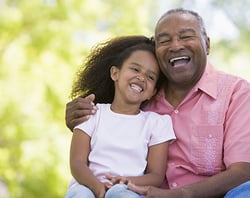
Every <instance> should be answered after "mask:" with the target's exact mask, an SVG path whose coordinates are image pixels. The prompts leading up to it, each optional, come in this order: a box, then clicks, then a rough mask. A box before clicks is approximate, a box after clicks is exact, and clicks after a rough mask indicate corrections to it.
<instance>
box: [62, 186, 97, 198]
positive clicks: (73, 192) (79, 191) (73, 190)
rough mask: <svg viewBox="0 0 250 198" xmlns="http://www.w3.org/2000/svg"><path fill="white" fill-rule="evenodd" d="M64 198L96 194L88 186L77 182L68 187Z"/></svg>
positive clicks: (91, 197) (78, 197)
mask: <svg viewBox="0 0 250 198" xmlns="http://www.w3.org/2000/svg"><path fill="white" fill-rule="evenodd" d="M64 198H95V195H94V193H93V192H92V191H91V190H90V189H89V188H87V187H86V186H83V185H80V184H77V185H75V186H73V187H70V188H69V189H68V192H67V194H66V195H65V197H64Z"/></svg>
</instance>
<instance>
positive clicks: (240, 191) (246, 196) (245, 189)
mask: <svg viewBox="0 0 250 198" xmlns="http://www.w3.org/2000/svg"><path fill="white" fill-rule="evenodd" d="M224 198H250V181H248V182H245V183H243V184H241V185H239V186H237V187H235V188H233V189H232V190H230V191H228V193H227V194H226V195H225V197H224Z"/></svg>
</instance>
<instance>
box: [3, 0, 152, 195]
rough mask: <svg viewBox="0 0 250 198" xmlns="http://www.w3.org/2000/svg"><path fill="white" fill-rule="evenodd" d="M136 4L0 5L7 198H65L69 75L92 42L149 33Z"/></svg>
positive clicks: (67, 0) (55, 1)
mask: <svg viewBox="0 0 250 198" xmlns="http://www.w3.org/2000/svg"><path fill="white" fill-rule="evenodd" d="M141 4H143V1H142V0H137V1H134V0H129V1H126V2H124V3H123V2H122V1H114V0H113V1H97V0H95V1H93V0H89V1H87V0H85V1H78V0H64V1H63V0H38V1H29V0H18V1H17V0H15V1H14V0H7V1H3V2H1V3H0V29H1V31H0V65H1V66H0V90H1V98H0V104H1V111H0V117H1V119H0V131H1V136H0V161H1V163H0V179H1V180H2V181H3V182H4V183H5V184H6V185H7V187H8V190H9V194H10V197H13V198H19V197H54V198H56V197H63V195H64V194H65V192H66V190H67V185H68V183H69V181H70V178H71V175H70V171H69V165H68V164H69V162H68V155H69V144H70V136H71V133H70V132H69V130H68V129H67V128H66V126H65V122H64V111H65V104H66V102H67V101H68V100H69V98H68V96H69V94H70V89H71V84H72V80H73V75H74V73H75V72H76V70H77V68H78V65H79V64H81V62H82V60H83V58H84V56H85V55H86V53H87V52H88V51H89V48H90V47H91V46H92V45H93V44H95V43H96V42H99V41H101V40H104V39H107V38H109V37H111V36H113V35H119V34H120V35H121V34H135V33H137V34H149V32H150V31H149V30H148V29H147V24H146V23H147V17H146V13H145V10H144V8H143V6H141V7H140V5H141ZM97 8H98V9H97ZM135 18H138V20H134V19H135Z"/></svg>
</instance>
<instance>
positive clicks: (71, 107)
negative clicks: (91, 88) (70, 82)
mask: <svg viewBox="0 0 250 198" xmlns="http://www.w3.org/2000/svg"><path fill="white" fill-rule="evenodd" d="M94 99H95V95H94V94H90V95H89V96H87V97H85V98H82V97H78V98H76V99H74V100H72V101H70V102H68V103H67V104H66V111H65V122H66V125H67V127H68V128H69V129H70V130H71V131H73V128H74V127H75V126H76V125H78V124H80V123H82V122H85V121H86V120H88V119H89V115H91V114H95V112H96V106H95V105H94V103H93V101H94Z"/></svg>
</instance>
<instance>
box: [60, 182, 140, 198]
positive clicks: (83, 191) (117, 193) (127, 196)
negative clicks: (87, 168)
mask: <svg viewBox="0 0 250 198" xmlns="http://www.w3.org/2000/svg"><path fill="white" fill-rule="evenodd" d="M117 197H119V198H144V196H142V195H139V194H137V193H135V192H133V191H131V190H128V189H127V185H125V184H116V185H114V186H112V187H111V188H110V189H109V190H108V191H107V192H106V194H105V198H117ZM64 198H95V195H94V193H93V192H92V191H91V190H90V189H89V188H87V187H86V186H84V185H80V184H77V185H75V186H73V187H71V188H69V189H68V192H67V194H66V195H65V197H64Z"/></svg>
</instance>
